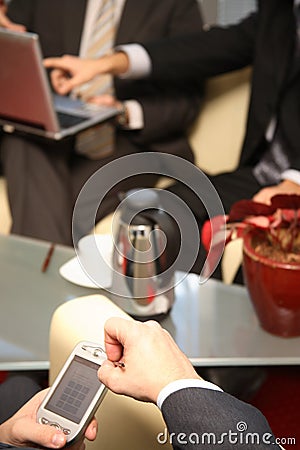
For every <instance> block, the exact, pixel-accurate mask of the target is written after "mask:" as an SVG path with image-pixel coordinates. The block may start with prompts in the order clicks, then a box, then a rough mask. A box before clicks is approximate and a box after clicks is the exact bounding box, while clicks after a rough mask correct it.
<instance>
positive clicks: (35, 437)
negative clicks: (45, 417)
mask: <svg viewBox="0 0 300 450" xmlns="http://www.w3.org/2000/svg"><path fill="white" fill-rule="evenodd" d="M12 433H13V436H17V440H16V443H17V444H19V445H21V446H23V445H24V444H26V443H30V442H32V443H34V444H36V445H39V446H41V447H49V448H62V447H64V446H65V445H66V441H67V440H66V436H65V435H64V434H63V432H61V431H58V430H56V429H54V428H53V427H50V426H48V425H41V424H39V423H36V422H34V421H33V420H32V419H31V418H28V419H27V418H23V419H22V420H21V419H20V420H18V421H16V422H15V424H14V427H13V429H12Z"/></svg>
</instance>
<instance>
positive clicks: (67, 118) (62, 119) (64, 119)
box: [57, 112, 86, 128]
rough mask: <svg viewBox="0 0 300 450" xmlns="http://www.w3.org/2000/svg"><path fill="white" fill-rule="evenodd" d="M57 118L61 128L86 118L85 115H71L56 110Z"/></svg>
mask: <svg viewBox="0 0 300 450" xmlns="http://www.w3.org/2000/svg"><path fill="white" fill-rule="evenodd" d="M57 118H58V121H59V124H60V127H61V128H70V127H72V126H74V125H78V124H79V123H81V122H83V121H84V120H86V117H80V116H72V115H70V114H66V113H62V112H57Z"/></svg>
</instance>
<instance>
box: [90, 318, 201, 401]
mask: <svg viewBox="0 0 300 450" xmlns="http://www.w3.org/2000/svg"><path fill="white" fill-rule="evenodd" d="M104 330H105V349H106V353H107V358H108V360H107V361H105V362H104V363H103V364H102V366H101V367H100V369H99V371H98V377H99V379H100V381H101V382H102V383H104V384H105V385H106V386H107V387H108V388H109V389H111V390H112V391H113V392H115V393H118V394H125V395H128V396H130V397H134V398H136V399H138V400H144V401H151V402H156V401H157V397H158V394H159V392H160V391H161V390H162V388H164V387H165V386H166V385H167V384H169V383H171V382H172V381H175V380H180V379H188V378H195V379H200V377H199V376H198V375H197V373H196V372H195V370H194V368H193V366H192V364H191V363H190V361H189V360H188V358H187V357H186V356H185V355H184V354H183V353H182V352H181V351H180V350H179V348H178V347H177V345H176V344H175V342H174V340H173V339H172V337H171V336H170V335H169V333H168V332H167V331H166V330H164V329H163V328H162V327H161V326H160V325H159V324H158V323H157V322H155V321H149V322H145V323H142V322H136V321H131V320H126V319H121V318H111V319H109V320H108V321H107V322H106V324H105V328H104ZM120 361H121V362H122V363H124V365H125V366H124V367H122V366H121V365H120V364H119V365H117V364H115V363H116V362H120Z"/></svg>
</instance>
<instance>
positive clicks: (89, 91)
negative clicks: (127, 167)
mask: <svg viewBox="0 0 300 450" xmlns="http://www.w3.org/2000/svg"><path fill="white" fill-rule="evenodd" d="M114 11H115V0H103V1H102V2H101V4H100V8H99V11H98V14H97V17H96V18H95V22H94V27H93V32H92V33H91V34H90V39H89V42H88V46H87V52H86V55H85V58H93V59H95V58H99V57H101V56H103V55H105V54H107V53H108V52H109V51H110V50H111V49H112V48H113V44H114V38H115V21H114ZM74 93H75V94H76V95H77V96H79V97H80V98H82V99H83V100H85V101H86V100H88V99H89V98H90V97H93V96H95V95H102V94H110V95H114V88H113V79H112V76H111V75H101V76H99V77H95V78H94V79H93V80H91V81H90V82H88V83H85V84H84V85H82V86H80V87H79V88H77V89H76V90H75V91H74ZM75 149H76V152H77V153H79V154H82V155H84V156H86V157H88V158H90V159H101V158H104V157H106V156H108V155H109V154H111V153H112V152H113V150H114V126H113V125H111V124H110V123H104V124H100V125H97V126H94V127H92V128H89V129H88V130H85V131H82V132H81V133H79V134H78V136H77V138H76V143H75Z"/></svg>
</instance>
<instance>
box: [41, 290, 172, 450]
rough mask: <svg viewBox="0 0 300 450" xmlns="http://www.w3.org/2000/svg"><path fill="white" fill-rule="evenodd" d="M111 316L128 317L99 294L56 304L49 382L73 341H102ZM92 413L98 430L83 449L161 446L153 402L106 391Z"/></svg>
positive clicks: (159, 424) (159, 418) (158, 418)
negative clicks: (145, 401) (97, 407)
mask: <svg viewBox="0 0 300 450" xmlns="http://www.w3.org/2000/svg"><path fill="white" fill-rule="evenodd" d="M112 316H117V317H125V318H128V319H129V316H128V315H127V314H126V313H124V312H123V311H122V310H121V309H119V308H118V307H117V306H116V305H115V304H114V303H112V302H111V301H110V300H108V299H107V298H106V297H104V296H101V295H92V296H88V297H80V298H77V299H75V300H71V301H69V302H66V303H64V304H62V305H61V306H60V307H58V309H57V310H56V311H55V313H54V315H53V317H52V321H51V327H50V341H49V351H50V374H49V377H50V384H52V382H53V380H54V378H55V376H56V375H57V373H58V372H59V370H60V368H61V367H62V365H63V363H64V362H65V360H66V359H67V356H68V355H69V353H70V352H71V350H72V349H73V347H74V346H75V344H76V343H77V342H79V341H82V340H88V341H93V342H97V343H99V344H103V338H104V332H103V329H104V323H105V321H106V320H107V319H108V318H109V317H112ZM149 364H151V356H150V355H149ZM96 417H97V419H98V424H99V433H98V436H97V439H96V441H94V442H92V443H91V442H88V443H87V450H101V449H103V450H123V449H126V450H127V449H128V450H155V449H161V444H159V443H158V441H157V439H156V438H157V435H158V434H159V433H162V432H163V431H164V429H165V423H164V421H163V418H162V415H161V413H160V411H159V410H158V408H157V407H156V406H155V405H153V404H150V403H143V402H138V401H136V400H134V399H132V398H127V397H124V396H120V395H115V394H113V393H112V392H110V391H109V392H108V393H107V394H106V396H105V398H104V401H103V403H102V404H101V406H100V408H99V409H98V412H97V414H96ZM164 448H166V449H171V446H170V445H168V444H167V445H164Z"/></svg>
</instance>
